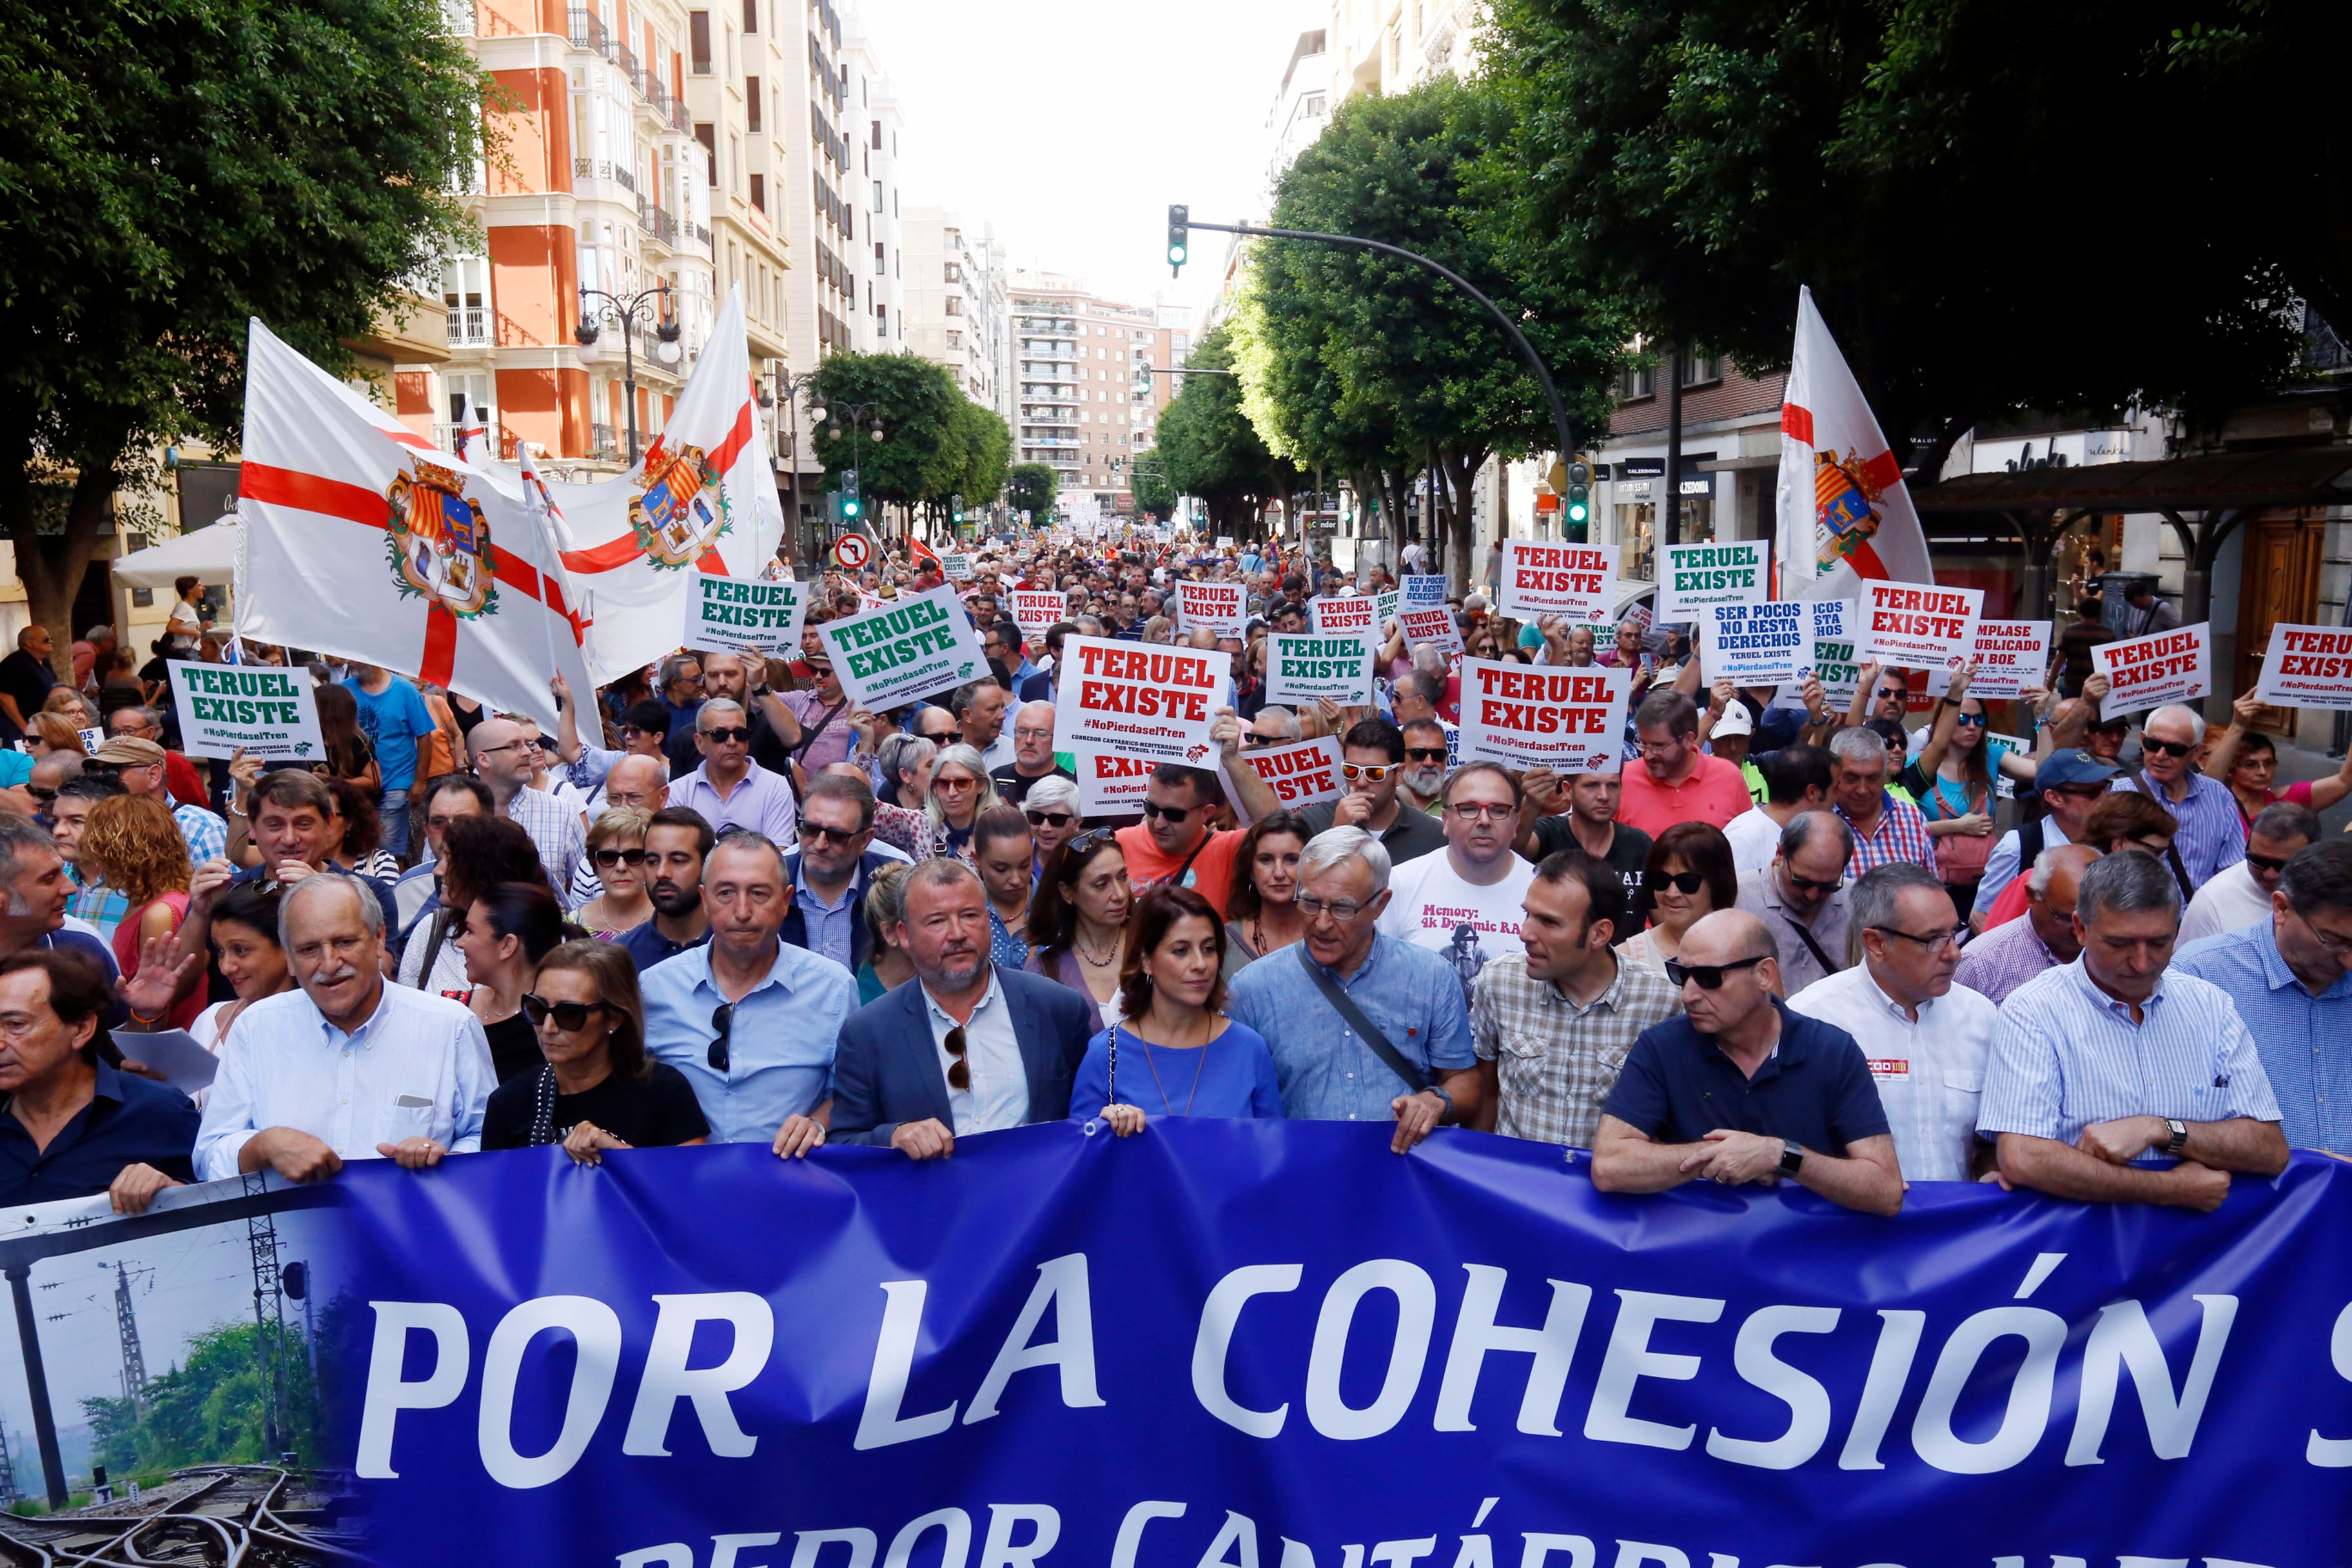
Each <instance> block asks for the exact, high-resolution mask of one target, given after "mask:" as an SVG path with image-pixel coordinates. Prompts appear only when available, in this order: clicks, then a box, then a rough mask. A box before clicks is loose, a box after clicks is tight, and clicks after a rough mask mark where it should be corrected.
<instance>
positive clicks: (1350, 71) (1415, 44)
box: [1325, 0, 1480, 108]
mask: <svg viewBox="0 0 2352 1568" xmlns="http://www.w3.org/2000/svg"><path fill="white" fill-rule="evenodd" d="M1479 11H1480V6H1479V0H1331V14H1330V19H1329V21H1328V24H1327V25H1326V29H1325V31H1326V38H1325V42H1326V44H1327V45H1328V53H1327V54H1326V56H1325V59H1326V62H1327V64H1328V68H1329V71H1330V78H1329V80H1330V89H1329V91H1330V102H1331V105H1332V107H1334V108H1336V107H1338V106H1339V104H1340V103H1341V102H1343V101H1344V100H1348V99H1350V98H1353V97H1354V96H1355V95H1356V94H1358V93H1360V92H1370V93H1382V92H1387V93H1397V92H1406V91H1410V90H1411V89H1413V88H1415V87H1418V86H1420V85H1421V84H1422V83H1423V82H1424V81H1427V80H1429V79H1431V78H1433V77H1435V76H1437V75H1438V74H1440V73H1441V72H1451V73H1453V74H1454V75H1455V76H1457V77H1467V76H1468V75H1469V74H1470V73H1471V71H1472V70H1473V69H1474V68H1475V67H1476V64H1477V61H1476V59H1475V58H1474V51H1473V49H1472V35H1473V34H1474V33H1475V31H1476V29H1477V26H1478V21H1479Z"/></svg>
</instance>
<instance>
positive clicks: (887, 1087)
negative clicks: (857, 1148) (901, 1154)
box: [794, 858, 1102, 1160]
mask: <svg viewBox="0 0 2352 1568" xmlns="http://www.w3.org/2000/svg"><path fill="white" fill-rule="evenodd" d="M891 941H892V942H896V943H897V944H898V946H899V947H900V948H902V949H903V950H905V952H906V953H907V956H908V959H910V960H911V961H912V962H913V963H914V966H915V974H916V979H917V982H918V983H917V984H913V985H901V986H899V987H898V989H896V990H894V991H892V992H890V993H889V994H887V995H885V996H884V997H882V998H881V999H880V1000H879V1001H877V1002H874V1003H871V1004H869V1005H866V1006H864V1007H861V1008H859V1009H858V1010H857V1011H856V1012H855V1013H853V1014H851V1015H850V1016H849V1018H848V1020H847V1021H846V1022H845V1023H844V1024H843V1025H842V1026H841V1038H840V1042H839V1044H838V1046H837V1047H835V1052H834V1091H833V1125H832V1130H831V1132H830V1134H829V1136H830V1137H831V1138H832V1139H833V1140H834V1141H835V1142H842V1143H870V1144H875V1145H877V1146H879V1145H887V1146H888V1147H890V1148H894V1149H903V1150H905V1151H906V1152H908V1154H910V1155H912V1156H913V1157H914V1158H916V1159H918V1160H928V1159H931V1158H934V1157H936V1156H939V1155H942V1154H950V1153H953V1152H955V1141H956V1138H957V1135H958V1134H961V1133H971V1132H993V1131H998V1130H999V1129H1002V1128H1006V1127H1018V1126H1020V1125H1022V1124H1023V1123H1024V1122H1030V1121H1059V1120H1060V1119H1061V1118H1063V1117H1065V1116H1067V1115H1068V1114H1069V1113H1070V1080H1071V1079H1072V1078H1073V1077H1074V1076H1075V1075H1076V1072H1077V1069H1078V1062H1079V1060H1080V1058H1083V1057H1084V1056H1085V1055H1086V1049H1087V1040H1089V1039H1090V1038H1092V1037H1094V1036H1095V1035H1096V1034H1097V1032H1099V1030H1100V1029H1101V1027H1102V1017H1101V1015H1100V1014H1099V1013H1098V1012H1097V1011H1096V1008H1095V1005H1094V1004H1093V1003H1092V1002H1091V1001H1089V1000H1088V999H1087V998H1086V997H1084V996H1081V995H1079V994H1077V993H1076V992H1075V991H1073V990H1071V989H1070V988H1069V987H1067V986H1066V985H1060V984H1055V982H1053V981H1050V980H1045V979H1042V978H1040V977H1039V976H1037V975H1034V974H1024V973H1021V972H1020V971H1018V970H1013V969H1006V968H1003V967H1002V966H999V965H996V964H992V963H989V961H988V952H989V936H988V898H987V895H986V893H985V892H984V891H983V890H982V888H981V884H980V879H979V878H978V877H976V876H974V875H973V874H972V871H971V868H970V867H968V866H966V865H964V864H963V863H962V862H961V861H960V860H954V859H945V858H941V859H934V860H924V861H921V862H919V863H918V864H917V866H916V867H915V868H914V870H913V871H912V872H910V873H908V878H907V889H906V904H905V913H904V917H903V919H902V920H901V921H900V923H899V924H898V926H897V927H896V928H894V930H893V931H892V932H891ZM811 1146H814V1145H813V1144H812V1145H811ZM794 1152H805V1151H804V1150H802V1151H794Z"/></svg>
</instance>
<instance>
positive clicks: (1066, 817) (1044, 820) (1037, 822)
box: [1024, 811, 1077, 827]
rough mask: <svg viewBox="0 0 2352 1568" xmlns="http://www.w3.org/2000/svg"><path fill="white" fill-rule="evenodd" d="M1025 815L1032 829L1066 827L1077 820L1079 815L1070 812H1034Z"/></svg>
mask: <svg viewBox="0 0 2352 1568" xmlns="http://www.w3.org/2000/svg"><path fill="white" fill-rule="evenodd" d="M1024 816H1027V817H1028V818H1029V826H1032V827H1066V826H1069V825H1070V824H1071V823H1073V822H1076V820H1077V815H1076V813H1075V812H1068V811H1032V812H1026V813H1024Z"/></svg>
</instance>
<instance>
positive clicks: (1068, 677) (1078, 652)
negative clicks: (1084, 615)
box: [1054, 637, 1233, 783]
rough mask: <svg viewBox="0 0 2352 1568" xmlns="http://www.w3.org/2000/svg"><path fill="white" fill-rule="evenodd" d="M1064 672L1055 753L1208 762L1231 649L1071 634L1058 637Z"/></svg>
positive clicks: (1202, 764) (1058, 696)
mask: <svg viewBox="0 0 2352 1568" xmlns="http://www.w3.org/2000/svg"><path fill="white" fill-rule="evenodd" d="M1061 671H1062V676H1061V684H1060V685H1059V687H1058V688H1057V689H1056V692H1055V710H1054V749H1055V751H1057V752H1072V753H1074V754H1076V753H1077V752H1078V751H1079V748H1080V747H1086V748H1089V749H1091V750H1094V751H1101V752H1117V753H1118V755H1120V756H1122V757H1127V758H1131V759H1138V760H1140V761H1142V762H1143V763H1146V764H1150V763H1184V764H1186V765H1187V766H1190V767H1196V768H1197V767H1207V766H1209V765H1210V763H1209V762H1208V761H1207V760H1206V759H1209V758H1210V757H1211V756H1212V755H1213V748H1212V747H1211V745H1210V743H1209V726H1210V725H1211V724H1212V723H1213V721H1214V714H1215V711H1216V710H1217V709H1218V708H1220V707H1222V706H1223V705H1224V704H1225V702H1226V700H1227V698H1226V692H1227V689H1228V688H1227V683H1228V681H1229V680H1230V679H1231V678H1232V675H1233V656H1232V655H1231V654H1227V653H1217V652H1202V651H1200V650H1198V649H1193V648H1171V647H1160V646H1156V645H1152V644H1146V643H1131V642H1113V641H1111V640H1109V639H1108V638H1105V637H1065V638H1064V639H1063V641H1062V664H1061ZM1086 773H1087V770H1084V769H1081V770H1080V772H1079V777H1080V782H1081V783H1084V782H1085V780H1086Z"/></svg>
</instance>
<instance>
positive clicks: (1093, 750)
mask: <svg viewBox="0 0 2352 1568" xmlns="http://www.w3.org/2000/svg"><path fill="white" fill-rule="evenodd" d="M1159 765H1160V764H1159V763H1157V762H1154V761H1153V760H1152V759H1150V757H1137V756H1130V755H1129V754H1128V753H1127V752H1116V751H1112V750H1110V749H1109V748H1108V747H1103V746H1085V745H1082V746H1079V747H1077V748H1076V749H1075V750H1074V751H1072V752H1070V771H1071V772H1073V773H1076V774H1077V775H1078V814H1079V815H1080V816H1132V815H1134V814H1135V813H1137V812H1139V811H1141V810H1142V809H1143V792H1144V789H1145V787H1146V786H1147V785H1149V784H1150V783H1151V773H1152V770H1153V769H1154V768H1157V767H1158V766H1159Z"/></svg>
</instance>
